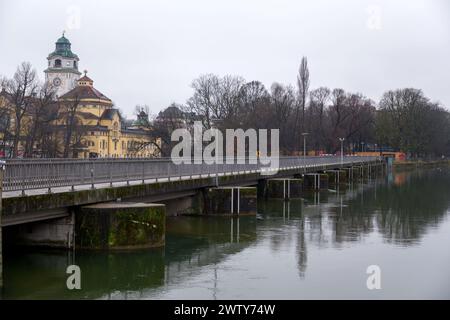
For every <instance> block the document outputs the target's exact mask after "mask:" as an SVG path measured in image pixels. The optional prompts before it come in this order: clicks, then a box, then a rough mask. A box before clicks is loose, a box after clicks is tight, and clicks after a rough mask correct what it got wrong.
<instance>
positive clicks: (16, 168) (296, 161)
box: [3, 156, 381, 195]
mask: <svg viewBox="0 0 450 320" xmlns="http://www.w3.org/2000/svg"><path fill="white" fill-rule="evenodd" d="M226 159H227V158H224V160H226ZM228 159H231V158H228ZM233 159H234V160H235V161H234V163H233V164H230V163H227V161H223V163H220V164H210V165H208V164H205V163H202V164H193V163H192V164H190V163H184V164H180V165H176V164H174V163H173V162H172V160H171V159H170V158H155V159H142V158H133V159H120V158H114V159H9V160H8V159H7V160H6V165H5V166H6V171H5V173H4V179H3V190H4V191H22V194H23V195H25V191H26V190H33V189H44V188H45V189H48V191H49V192H50V191H51V189H52V188H57V187H72V189H74V187H75V186H81V185H91V186H92V187H94V186H95V185H96V184H104V183H109V184H110V185H111V186H112V185H113V183H118V182H127V183H129V182H130V181H141V182H142V183H146V181H148V180H156V181H158V180H159V179H168V178H169V179H172V178H180V179H181V178H182V177H188V178H195V177H204V176H209V177H211V176H218V175H231V174H234V175H236V174H248V173H262V174H264V173H267V171H270V170H271V169H270V168H269V167H268V166H267V165H264V162H262V160H267V159H270V158H267V159H266V158H256V157H250V158H249V157H247V158H245V160H246V161H245V163H243V164H242V163H241V164H240V163H237V160H244V158H237V157H235V158H233ZM250 160H252V161H250ZM272 160H273V159H272ZM377 160H381V158H380V157H362V156H345V157H343V159H341V157H340V156H319V157H284V156H283V157H280V158H279V159H278V161H279V165H278V167H277V168H274V170H287V169H304V168H308V167H319V168H320V167H324V166H327V165H337V166H339V165H347V166H348V165H354V164H364V163H368V162H374V161H377ZM341 161H342V162H341Z"/></svg>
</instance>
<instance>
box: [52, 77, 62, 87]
mask: <svg viewBox="0 0 450 320" xmlns="http://www.w3.org/2000/svg"><path fill="white" fill-rule="evenodd" d="M53 85H54V86H55V87H59V86H60V85H61V79H60V78H55V79H53Z"/></svg>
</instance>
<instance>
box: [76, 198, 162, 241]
mask: <svg viewBox="0 0 450 320" xmlns="http://www.w3.org/2000/svg"><path fill="white" fill-rule="evenodd" d="M124 205H125V206H126V204H124ZM76 233H77V238H76V239H77V245H78V246H79V247H82V248H89V249H130V248H144V247H158V246H163V245H164V242H165V241H164V239H165V208H164V206H162V205H157V206H151V207H150V206H142V207H133V206H130V207H129V208H127V207H124V206H121V207H118V208H114V207H113V206H112V207H104V206H88V207H83V208H81V209H80V210H79V212H78V213H77V215H76Z"/></svg>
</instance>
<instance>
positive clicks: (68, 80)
mask: <svg viewBox="0 0 450 320" xmlns="http://www.w3.org/2000/svg"><path fill="white" fill-rule="evenodd" d="M70 47H71V44H70V41H69V40H68V39H67V38H66V37H65V36H64V33H63V35H62V37H61V38H59V39H58V41H56V48H55V51H53V52H52V53H50V54H49V56H48V57H47V60H48V68H47V69H46V70H45V71H44V72H45V80H46V81H47V82H50V83H52V84H53V85H54V86H55V88H56V95H57V97H61V96H62V95H63V94H65V93H67V92H69V91H70V90H72V89H73V88H75V87H76V85H77V81H78V79H79V78H80V75H81V73H80V72H79V71H78V61H79V60H80V59H78V56H77V55H76V54H74V53H73V52H72V50H71V48H70Z"/></svg>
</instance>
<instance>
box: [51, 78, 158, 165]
mask: <svg viewBox="0 0 450 320" xmlns="http://www.w3.org/2000/svg"><path fill="white" fill-rule="evenodd" d="M59 102H60V103H61V105H62V106H63V108H76V112H75V114H76V118H77V121H78V122H79V123H78V125H77V128H78V129H77V130H78V131H81V134H82V137H81V139H79V142H78V145H77V146H75V147H74V152H73V153H74V154H73V157H74V158H104V157H108V158H134V157H145V158H148V157H157V156H158V155H159V154H158V150H159V149H158V148H157V147H156V145H157V144H159V143H160V141H159V139H158V138H155V137H153V136H152V134H151V129H150V128H149V127H148V126H147V125H146V124H145V121H146V115H143V114H141V115H138V119H137V121H135V122H134V123H132V124H131V125H130V123H129V122H127V121H126V120H125V119H123V117H122V116H121V114H120V112H119V110H118V109H116V108H114V107H113V103H112V101H111V100H110V99H109V98H108V97H106V96H105V95H103V94H102V93H101V92H100V91H98V90H97V89H95V87H94V81H93V80H92V79H90V78H89V77H87V75H85V76H84V77H82V78H81V79H79V80H78V84H77V86H76V87H75V88H74V89H72V90H71V91H69V92H67V93H65V94H64V95H62V96H61V97H60V98H59ZM139 117H141V118H139ZM58 121H59V122H60V123H59V124H62V123H63V122H64V121H67V120H66V119H64V117H62V118H61V119H60V120H58ZM73 143H75V142H73Z"/></svg>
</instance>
